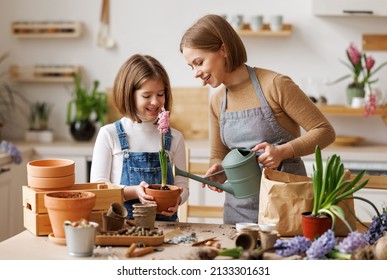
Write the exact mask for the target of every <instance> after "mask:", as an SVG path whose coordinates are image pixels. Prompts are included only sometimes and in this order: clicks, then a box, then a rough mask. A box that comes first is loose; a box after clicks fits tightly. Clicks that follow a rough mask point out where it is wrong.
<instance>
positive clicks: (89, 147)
mask: <svg viewBox="0 0 387 280" xmlns="http://www.w3.org/2000/svg"><path fill="white" fill-rule="evenodd" d="M93 147H94V143H91V142H82V141H80V142H54V143H50V144H47V145H42V144H39V145H36V146H35V147H34V160H37V159H49V158H61V159H69V160H73V161H74V163H75V183H76V184H80V183H87V182H88V181H89V179H88V177H89V172H90V171H89V166H88V165H89V163H90V161H91V157H92V155H93Z"/></svg>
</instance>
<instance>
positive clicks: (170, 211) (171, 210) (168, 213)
mask: <svg viewBox="0 0 387 280" xmlns="http://www.w3.org/2000/svg"><path fill="white" fill-rule="evenodd" d="M178 188H179V193H180V194H181V193H182V191H183V188H181V187H178ZM180 202H181V197H180V195H179V196H178V197H177V200H176V205H175V206H173V207H169V208H168V211H162V212H161V213H160V214H161V215H164V216H168V217H170V216H172V215H173V214H175V213H176V212H177V209H178V208H179V205H180Z"/></svg>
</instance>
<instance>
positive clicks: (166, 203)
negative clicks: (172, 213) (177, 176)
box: [145, 184, 181, 213]
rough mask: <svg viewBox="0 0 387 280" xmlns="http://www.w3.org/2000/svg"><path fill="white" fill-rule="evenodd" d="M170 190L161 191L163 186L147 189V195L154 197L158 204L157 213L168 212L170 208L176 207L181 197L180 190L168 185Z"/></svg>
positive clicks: (153, 186) (157, 185)
mask: <svg viewBox="0 0 387 280" xmlns="http://www.w3.org/2000/svg"><path fill="white" fill-rule="evenodd" d="M168 187H169V190H161V189H160V188H161V184H153V185H150V186H149V187H148V188H146V189H145V193H146V194H148V195H151V196H153V197H154V200H155V202H156V204H157V213H160V212H162V211H168V208H169V207H173V206H175V205H176V201H177V198H178V197H179V195H180V192H181V190H180V188H178V187H176V186H172V185H168Z"/></svg>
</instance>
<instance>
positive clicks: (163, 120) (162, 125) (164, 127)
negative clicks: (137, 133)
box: [157, 107, 169, 189]
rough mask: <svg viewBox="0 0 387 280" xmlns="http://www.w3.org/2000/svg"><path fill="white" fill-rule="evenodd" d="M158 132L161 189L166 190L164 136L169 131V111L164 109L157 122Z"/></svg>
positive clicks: (166, 169) (166, 166)
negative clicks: (159, 138)
mask: <svg viewBox="0 0 387 280" xmlns="http://www.w3.org/2000/svg"><path fill="white" fill-rule="evenodd" d="M157 124H158V125H159V126H158V130H159V132H160V134H161V150H160V151H159V159H160V168H161V188H164V189H168V187H167V172H168V165H167V163H168V162H167V153H166V151H165V149H164V136H165V134H166V133H167V132H168V129H169V111H165V109H164V107H163V108H162V109H161V112H160V113H159V116H158V120H157Z"/></svg>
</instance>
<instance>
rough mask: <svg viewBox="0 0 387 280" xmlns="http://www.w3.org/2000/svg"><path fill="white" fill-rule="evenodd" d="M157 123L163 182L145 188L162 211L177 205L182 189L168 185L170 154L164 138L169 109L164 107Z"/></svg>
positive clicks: (167, 124) (166, 130)
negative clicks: (165, 146) (166, 148)
mask: <svg viewBox="0 0 387 280" xmlns="http://www.w3.org/2000/svg"><path fill="white" fill-rule="evenodd" d="M157 124H158V130H159V132H160V135H161V149H160V151H159V159H160V168H161V184H152V185H150V186H149V187H148V188H146V189H145V193H146V194H148V195H151V196H153V198H154V201H155V202H156V204H157V213H161V212H162V211H168V209H169V207H173V206H175V205H176V201H177V198H178V197H179V195H180V192H181V190H180V188H178V187H177V186H173V185H167V175H168V154H167V152H166V151H165V148H164V138H165V134H166V133H167V132H168V130H169V111H166V110H165V109H164V107H163V108H162V110H161V112H160V113H159V116H158V120H157Z"/></svg>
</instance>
